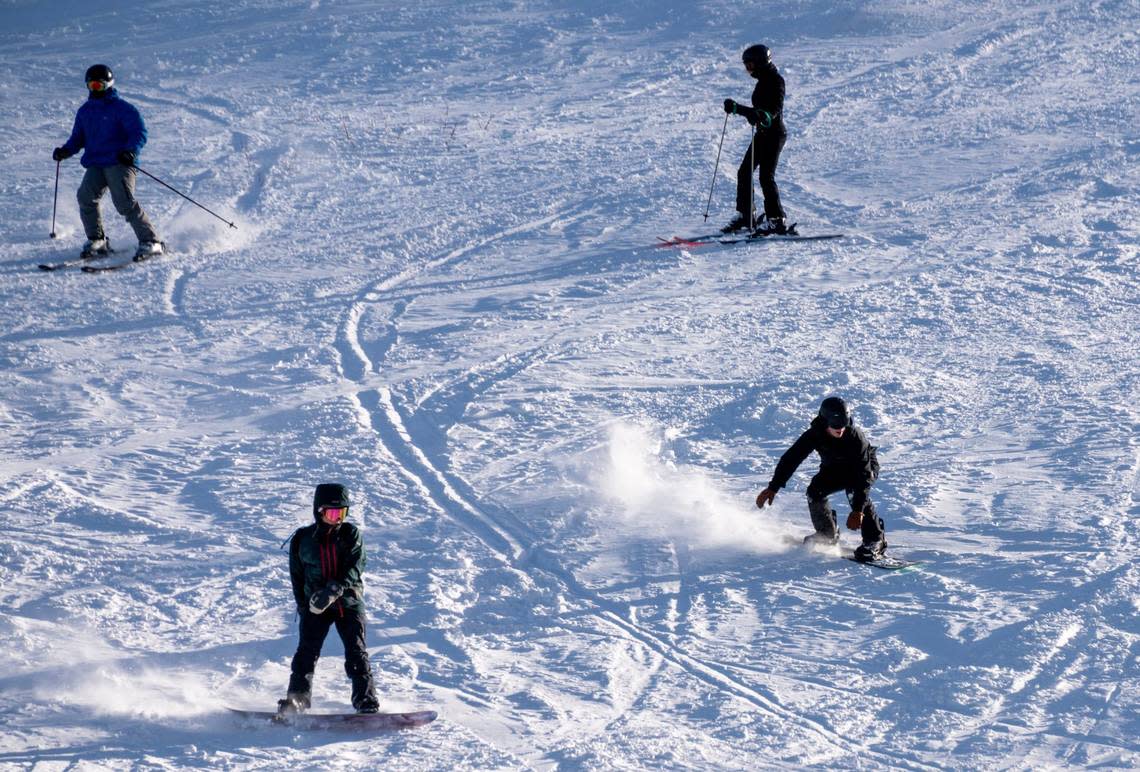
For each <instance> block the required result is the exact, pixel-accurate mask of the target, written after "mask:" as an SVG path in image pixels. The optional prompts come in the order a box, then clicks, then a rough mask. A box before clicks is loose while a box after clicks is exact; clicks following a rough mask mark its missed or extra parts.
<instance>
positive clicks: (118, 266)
mask: <svg viewBox="0 0 1140 772" xmlns="http://www.w3.org/2000/svg"><path fill="white" fill-rule="evenodd" d="M114 253H115V250H113V249H107V250H106V251H104V252H83V253H82V254H80V255H79V257H73V258H71V259H69V260H61V261H60V262H58V263H40V264H39V269H40V270H41V271H60V270H63V269H65V268H73V267H75V266H79V270H81V271H83V272H84V273H106V272H107V271H121V270H122V269H124V268H129V267H130V266H132V265H135V264H136V263H143V262H146V261H147V260H151V259H153V258H155V257H161V256H162V255H164V254H166V253H165V252H162V253H160V254H157V255H142V254H136V255H135V256H134V257H132V258H131V259H129V260H120V261H118V262H114V263H102V262H97V261H100V260H106V259H107V258H109V257H111V255H113V254H114Z"/></svg>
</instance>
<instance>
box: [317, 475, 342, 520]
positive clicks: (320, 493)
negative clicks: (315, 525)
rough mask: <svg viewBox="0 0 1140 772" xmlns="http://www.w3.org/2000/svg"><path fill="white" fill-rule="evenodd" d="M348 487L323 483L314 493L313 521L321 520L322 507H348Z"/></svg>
mask: <svg viewBox="0 0 1140 772" xmlns="http://www.w3.org/2000/svg"><path fill="white" fill-rule="evenodd" d="M347 506H348V487H347V486H345V485H341V484H340V483H321V484H320V485H318V486H317V489H316V490H315V491H313V519H314V520H316V521H317V522H320V520H321V508H322V507H347Z"/></svg>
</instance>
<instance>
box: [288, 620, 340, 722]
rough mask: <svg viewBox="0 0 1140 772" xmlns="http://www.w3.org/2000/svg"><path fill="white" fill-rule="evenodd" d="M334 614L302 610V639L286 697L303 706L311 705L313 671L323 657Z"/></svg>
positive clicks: (294, 656) (298, 645)
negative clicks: (322, 648)
mask: <svg viewBox="0 0 1140 772" xmlns="http://www.w3.org/2000/svg"><path fill="white" fill-rule="evenodd" d="M332 623H333V619H332V614H310V613H309V612H308V611H302V612H301V625H300V630H301V639H300V641H299V642H298V644H297V653H296V654H294V655H293V664H292V668H291V672H290V674H289V693H288V697H287V698H286V699H288V700H292V701H295V702H297V703H299V705H300V706H301V707H303V708H308V707H309V701H310V697H311V695H312V693H313V671H315V670H316V669H317V660H318V659H320V657H321V647H322V646H323V645H324V643H325V637H326V636H327V635H328V634H329V627H331V626H332Z"/></svg>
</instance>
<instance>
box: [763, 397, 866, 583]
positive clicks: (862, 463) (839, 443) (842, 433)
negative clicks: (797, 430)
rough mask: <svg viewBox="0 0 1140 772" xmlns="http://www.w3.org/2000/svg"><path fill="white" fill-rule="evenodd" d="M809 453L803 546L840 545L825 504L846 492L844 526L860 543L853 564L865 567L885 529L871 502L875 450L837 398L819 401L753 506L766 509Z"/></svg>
mask: <svg viewBox="0 0 1140 772" xmlns="http://www.w3.org/2000/svg"><path fill="white" fill-rule="evenodd" d="M813 450H814V451H816V452H817V453H819V471H818V472H817V473H816V475H815V477H813V478H811V483H810V484H809V485H808V489H807V499H808V512H809V513H810V514H811V522H812V525H813V526H815V533H813V534H812V535H810V536H808V537H807V538H806V539H804V542H805V543H811V542H819V543H823V544H836V543H838V542H839V527H838V525H837V523H836V517H835V510H833V509H832V508H831V505H830V504H829V503H828V496H830V495H831V494H833V493H836V492H837V491H846V492H847V498H848V500H849V501H850V503H851V514H850V515H848V517H847V527H848V528H850V529H851V530H853V531H854V530H856V529H859V530H860V531H861V532H862V536H863V543H862V544H861V545H859V547H857V548H856V549H855V559H856V560H860V561H863V562H866V561H871V560H875V559H877V558H879V557H882V555H883V553H884V552H886V549H887V540H886V538H885V537H884V533H885V528H884V525H883V519H882V518H881V517H879V516H878V515H877V514H875V505H874V504H873V503H871V499H870V493H871V484H872V483H873V482H875V480H876V479H877V478H878V476H879V460H878V457H877V454H876V453H875V447H874V446H873V445H871V444H870V443H869V442H867V437H866V435H864V434H863V431H862V430H861V429H859V427H857V426H855V423H854V422H853V421H852V419H851V416H850V415H849V412H848V410H847V404H846V403H845V402H844V401H843V400H842V399H840V398H839V397H828V398H827V399H825V400H824V401H823V403H822V404H821V405H820V406H819V414H818V415H817V416H816V417H815V418H814V419H813V420H812V422H811V426H810V427H808V430H807V431H805V432H804V433H803V434H801V435H800V438H799V439H798V440H796V441H795V442H794V443H793V444H792V447H790V448H788V450H787V452H785V453H784V455H783V456H781V457H780V463H778V464H777V465H776V471H775V472H774V473H773V474H772V481H771V482H770V483H768V487H767V488H765V489H764V490H763V491H761V492H760V495H759V496H757V497H756V506H758V507H760V508H763V507H764V505H765V504H771V503H772V501H773V499H775V498H776V493H777V492H778V491H779V490H780V489H781V488H783V487H784V486H785V485H787V483H788V480H789V479H790V478H791V476H792V475H793V474H794V473H795V471H796V468H797V467H799V465H800V464H801V463H803V461H804V459H806V458H807V457H808V455H809V454H811V452H812V451H813Z"/></svg>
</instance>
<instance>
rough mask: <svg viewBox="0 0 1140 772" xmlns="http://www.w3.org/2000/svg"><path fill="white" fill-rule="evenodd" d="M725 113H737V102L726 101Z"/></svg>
mask: <svg viewBox="0 0 1140 772" xmlns="http://www.w3.org/2000/svg"><path fill="white" fill-rule="evenodd" d="M724 111H725V112H726V113H730V114H731V113H735V112H736V102H735V101H733V100H731V99H726V100H724Z"/></svg>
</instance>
